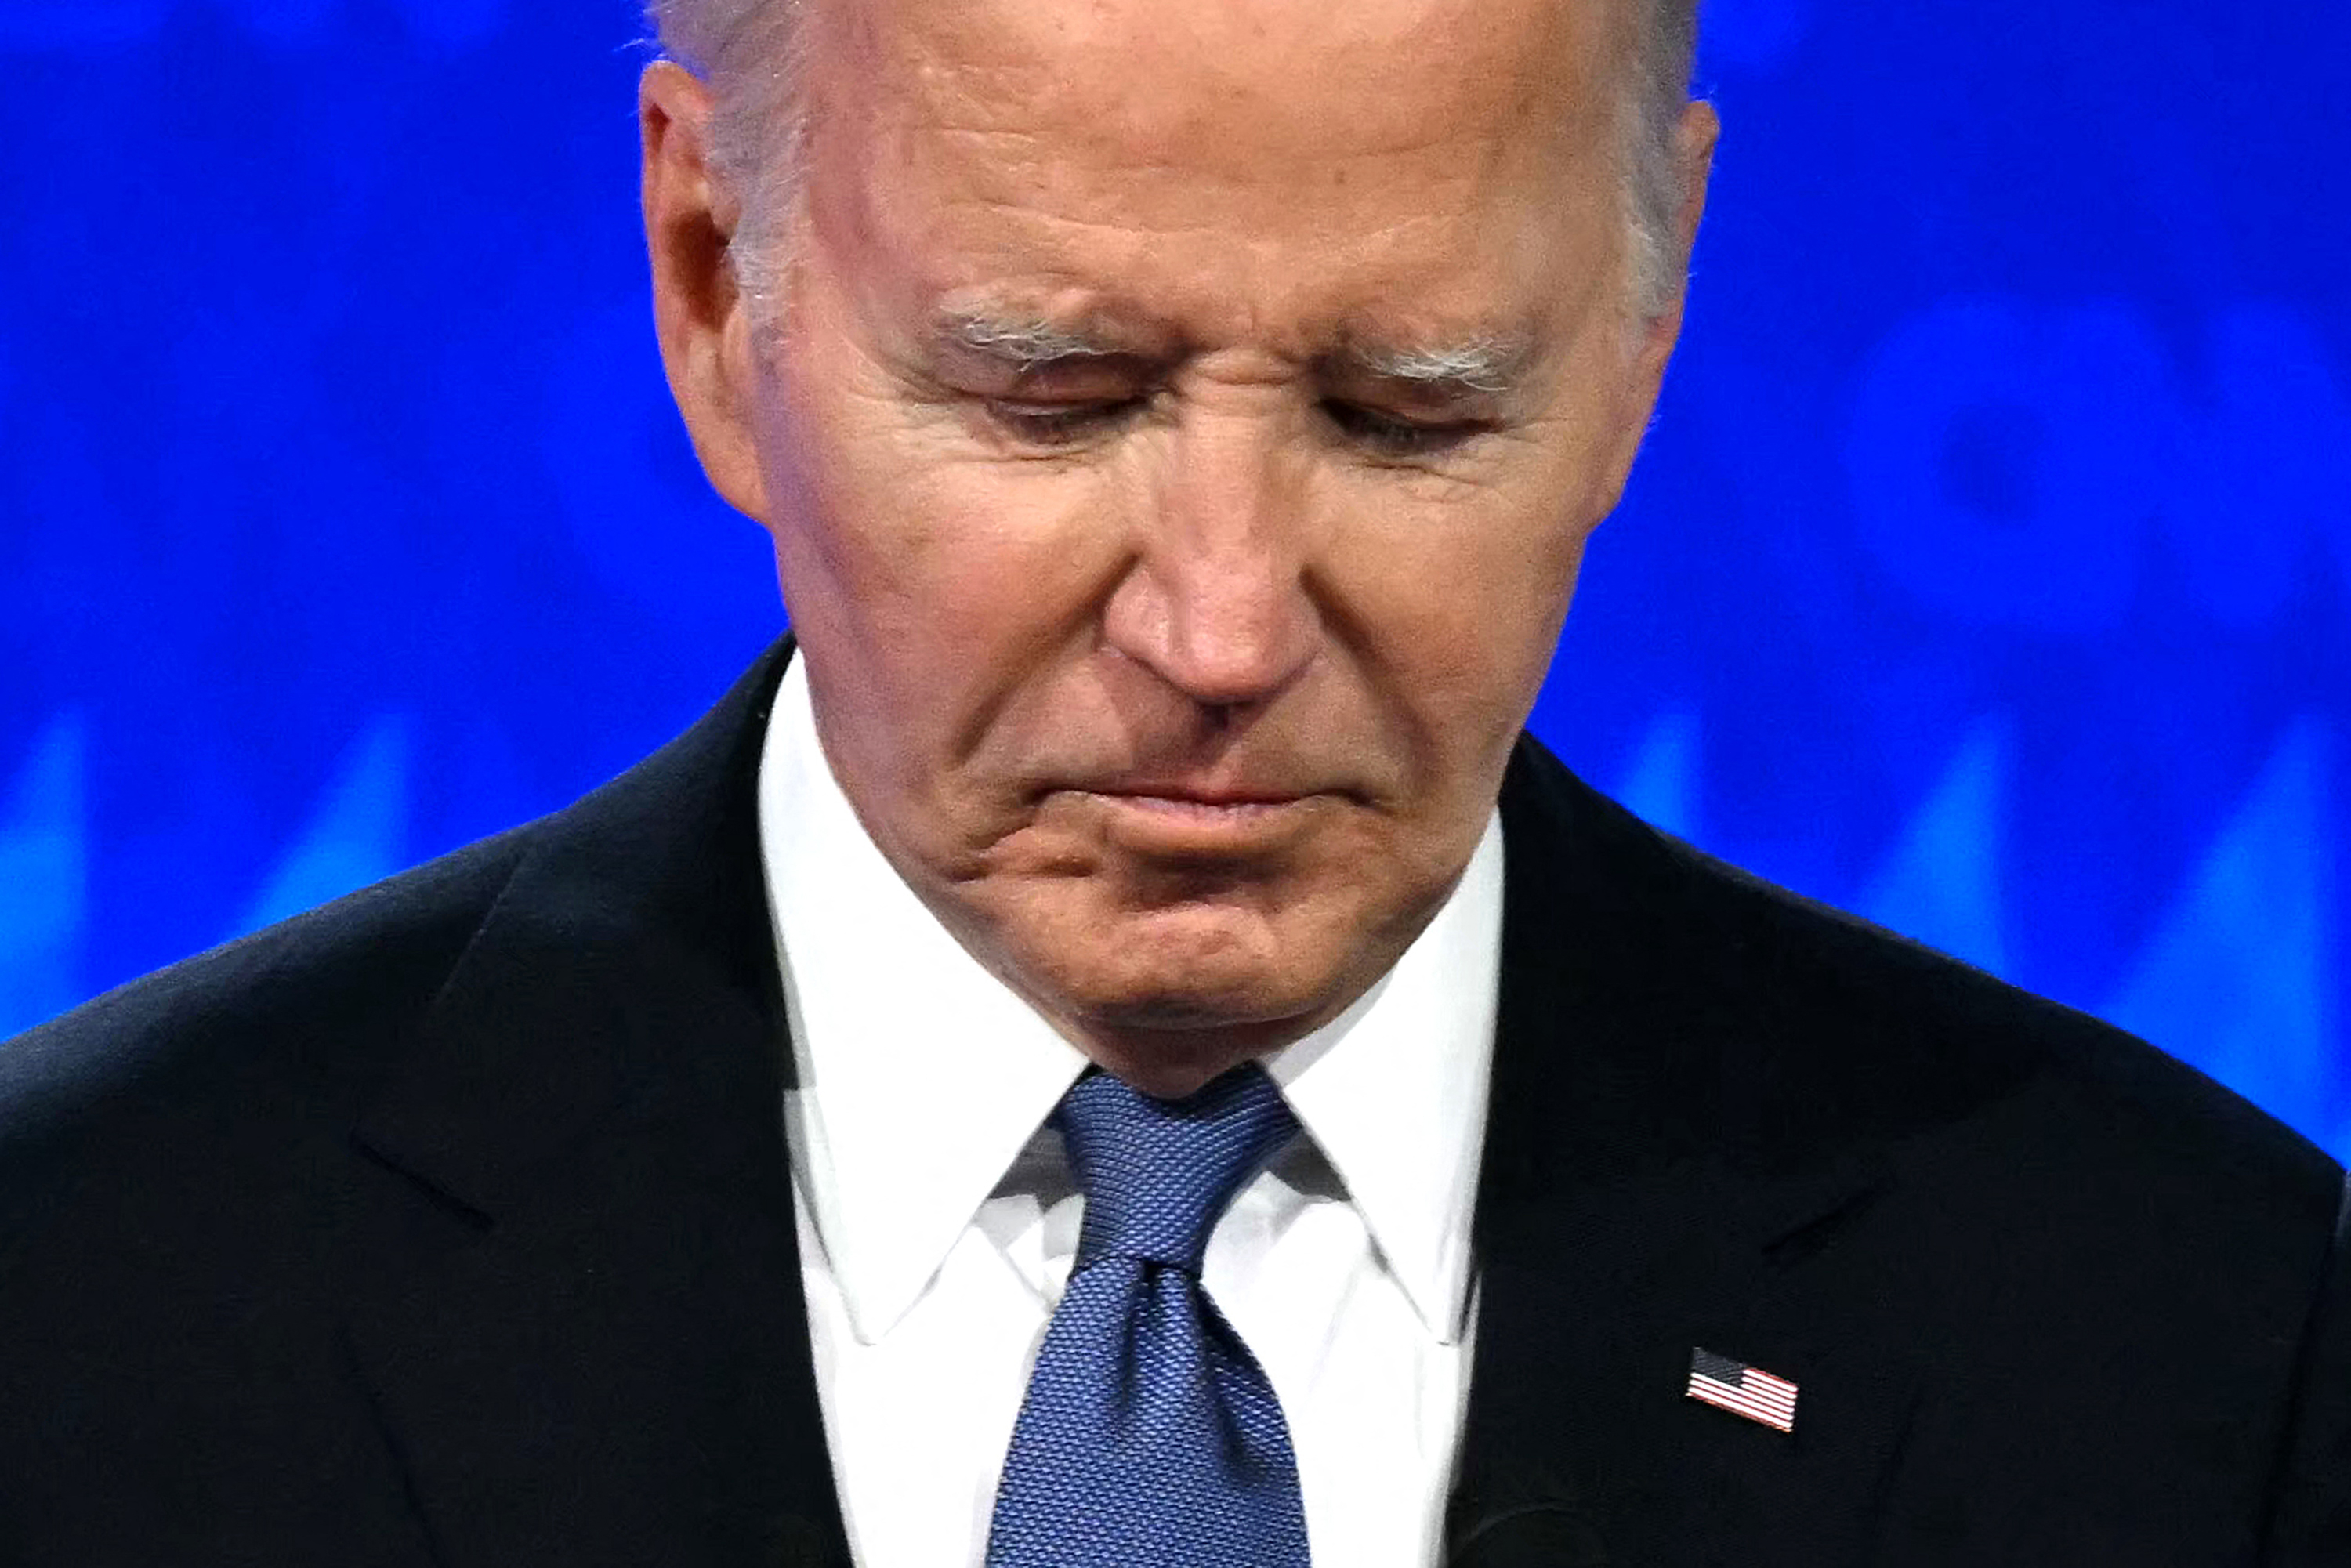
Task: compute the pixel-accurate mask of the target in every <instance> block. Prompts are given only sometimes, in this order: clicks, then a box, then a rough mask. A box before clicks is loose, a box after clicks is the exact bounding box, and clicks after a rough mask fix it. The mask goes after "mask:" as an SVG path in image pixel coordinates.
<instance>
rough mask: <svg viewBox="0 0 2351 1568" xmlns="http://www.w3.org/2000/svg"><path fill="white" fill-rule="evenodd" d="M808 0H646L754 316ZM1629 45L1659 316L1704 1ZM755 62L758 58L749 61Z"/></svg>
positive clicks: (1682, 264)
mask: <svg viewBox="0 0 2351 1568" xmlns="http://www.w3.org/2000/svg"><path fill="white" fill-rule="evenodd" d="M808 3H809V0H643V5H644V9H645V16H646V20H647V22H648V24H649V25H650V26H652V27H653V30H654V32H655V35H656V37H657V39H658V42H659V46H660V47H661V49H662V51H663V53H664V55H665V56H667V57H669V58H671V59H673V60H675V61H676V62H678V63H679V64H681V65H683V66H684V67H685V68H687V69H688V70H690V71H692V72H694V74H695V76H697V77H699V78H702V79H703V80H704V81H705V83H707V84H708V85H709V87H710V89H711V93H712V96H713V98H714V99H715V100H716V103H715V107H714V110H713V121H714V123H713V126H712V135H711V140H712V149H711V156H712V162H713V163H714V165H715V167H716V172H718V174H719V175H720V177H721V179H722V180H724V181H725V182H726V183H727V184H728V185H729V186H730V188H731V189H733V190H734V191H735V193H737V197H738V198H739V200H740V201H741V203H742V208H743V214H744V216H743V223H742V225H741V226H740V227H738V229H737V234H736V236H735V241H736V243H735V244H734V245H732V246H730V247H729V251H728V257H729V261H730V263H731V264H732V266H733V267H734V268H735V271H736V277H737V286H738V287H740V288H742V290H743V292H744V294H745V296H746V298H747V300H748V301H749V303H750V306H751V309H752V312H753V315H754V316H755V317H756V318H761V319H772V316H773V314H774V309H775V307H776V306H777V304H778V302H779V300H780V298H781V294H782V288H783V284H784V281H785V278H786V277H787V275H788V273H789V267H790V257H789V255H788V254H787V235H786V233H785V230H786V228H787V225H789V222H790V221H791V218H792V216H793V214H794V213H795V211H796V208H797V198H798V194H799V180H800V177H801V175H802V174H803V172H804V170H803V168H802V163H803V159H802V150H803V147H804V145H805V141H806V138H807V121H806V116H805V113H804V106H803V104H802V101H801V95H800V93H799V68H800V63H801V62H800V51H799V49H797V48H796V47H793V45H794V39H793V38H792V36H791V35H792V32H793V30H794V29H795V27H796V26H797V23H798V19H799V13H800V12H801V11H802V10H803V8H804V7H805V5H807V4H808ZM1615 3H1616V4H1618V5H1623V6H1625V7H1628V8H1629V10H1628V12H1627V13H1620V15H1621V16H1625V24H1626V25H1627V26H1629V27H1630V28H1631V29H1632V37H1631V39H1630V47H1628V49H1627V50H1626V54H1625V59H1624V61H1623V62H1622V63H1621V64H1620V65H1619V67H1618V76H1619V91H1618V94H1617V101H1616V103H1615V106H1614V118H1615V120H1616V121H1617V130H1616V136H1615V141H1616V152H1615V156H1616V161H1617V163H1618V165H1619V168H1618V183H1619V187H1620V197H1621V201H1622V205H1623V212H1624V221H1625V241H1626V246H1627V255H1626V257H1625V261H1626V271H1627V274H1628V277H1627V279H1626V281H1627V284H1628V286H1629V290H1628V292H1629V294H1630V296H1631V302H1632V303H1633V305H1634V306H1635V308H1637V310H1638V312H1639V313H1640V314H1642V315H1644V316H1646V317H1650V318H1655V317H1656V316H1658V315H1661V314H1663V313H1664V312H1665V311H1666V310H1667V309H1669V308H1671V307H1672V306H1673V304H1674V302H1675V301H1676V300H1677V299H1678V298H1679V297H1680V294H1681V291H1682V289H1683V287H1684V285H1685V282H1686V279H1687V267H1688V256H1687V254H1686V252H1684V251H1683V249H1682V248H1681V245H1680V235H1679V234H1678V223H1677V219H1678V216H1679V214H1678V212H1677V208H1678V205H1679V201H1680V189H1679V180H1678V178H1677V174H1678V170H1679V162H1680V157H1679V147H1678V136H1677V131H1678V128H1679V124H1680V120H1681V114H1682V110H1684V109H1685V108H1686V107H1687V104H1688V102H1689V77H1690V71H1691V67H1692V63H1693V57H1694V56H1695V53H1696V46H1697V31H1698V0H1615ZM747 60H752V61H757V62H758V63H757V64H755V65H751V66H749V68H746V66H745V62H746V61H747Z"/></svg>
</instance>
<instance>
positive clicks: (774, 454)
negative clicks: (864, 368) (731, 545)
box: [763, 362, 1117, 755]
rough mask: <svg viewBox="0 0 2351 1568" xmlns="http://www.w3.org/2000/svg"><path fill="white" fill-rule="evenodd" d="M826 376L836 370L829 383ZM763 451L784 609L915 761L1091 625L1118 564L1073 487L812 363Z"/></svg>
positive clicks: (965, 730) (820, 660) (1086, 493)
mask: <svg viewBox="0 0 2351 1568" xmlns="http://www.w3.org/2000/svg"><path fill="white" fill-rule="evenodd" d="M828 370H835V371H836V373H834V374H831V375H828V374H826V373H825V372H826V371H828ZM788 390H789V394H790V395H789V396H779V397H778V399H777V400H776V403H775V406H774V412H773V414H772V416H771V417H770V418H769V419H768V422H767V423H766V425H765V427H764V435H765V437H766V440H765V442H764V444H763V445H764V450H765V452H766V453H767V455H768V471H769V474H770V476H771V478H770V485H771V493H772V494H774V495H775V496H777V497H778V502H779V504H778V508H777V515H776V517H774V519H773V521H772V522H771V525H770V529H771V532H772V533H773V535H774V537H775V541H776V550H777V560H778V577H779V579H780V580H781V583H782V587H783V593H784V601H785V604H786V607H787V609H788V612H789V614H790V616H791V619H792V622H793V625H794V626H795V628H796V629H797V630H798V632H799V636H800V640H801V642H802V643H803V645H804V646H806V647H807V648H808V649H809V650H810V662H811V666H812V667H815V668H820V669H825V670H827V671H828V674H829V675H830V677H831V678H830V679H829V681H828V684H831V685H846V684H847V683H849V682H851V681H853V682H854V683H855V685H856V689H855V690H854V692H845V693H844V695H851V696H852V697H853V698H854V700H855V703H856V705H857V706H858V707H859V708H860V709H861V710H872V711H873V712H874V713H875V714H876V716H877V717H878V718H879V719H880V720H881V722H882V723H883V724H885V725H887V726H889V727H892V728H893V730H894V731H895V732H896V737H897V744H899V745H900V746H901V747H906V748H909V749H918V750H919V751H920V752H922V753H925V754H934V755H935V753H936V752H937V751H938V750H939V749H940V748H942V747H954V746H956V745H957V744H958V741H957V740H956V737H964V740H965V741H967V739H968V736H969V731H970V727H971V726H972V725H973V724H974V723H975V722H976V720H977V716H979V715H981V714H984V713H985V712H987V711H988V710H990V709H991V708H993V707H994V706H996V705H997V704H998V702H999V701H1000V699H1001V698H1002V696H1003V695H1004V694H1005V693H1006V692H1007V691H1008V689H1009V688H1010V687H1012V686H1013V685H1018V684H1019V682H1020V681H1022V680H1023V679H1024V678H1026V677H1028V676H1029V674H1033V672H1034V671H1035V670H1036V668H1037V667H1038V666H1039V664H1040V662H1041V661H1045V660H1047V659H1049V658H1050V656H1051V655H1052V654H1053V653H1054V652H1055V651H1056V650H1059V649H1061V648H1065V647H1067V646H1069V645H1070V644H1071V643H1072V641H1073V639H1075V638H1076V637H1078V636H1079V635H1080V634H1081V631H1082V629H1083V628H1084V627H1085V626H1086V625H1087V624H1088V623H1089V622H1090V618H1091V614H1092V605H1093V603H1094V601H1096V600H1097V599H1098V598H1099V596H1100V594H1101V592H1102V584H1103V582H1104V581H1105V580H1106V579H1107V578H1108V577H1110V576H1111V575H1113V574H1114V572H1115V570H1116V564H1117V562H1116V553H1115V552H1116V545H1115V538H1114V535H1111V537H1107V538H1106V537H1105V536H1106V534H1110V531H1109V530H1105V529H1104V528H1102V518H1103V517H1104V515H1105V513H1106V512H1107V511H1108V510H1109V502H1108V498H1107V497H1102V496H1099V495H1097V494H1094V493H1093V489H1092V487H1089V486H1086V485H1085V484H1084V483H1083V482H1082V479H1081V476H1068V475H1056V474H1054V473H1052V472H1050V471H1048V470H1045V469H1043V468H1041V467H1039V466H1035V465H1029V466H1025V467H1024V466H1022V465H1009V464H1002V463H992V462H987V461H984V460H975V459H973V458H971V457H969V456H968V455H965V454H962V453H958V452H956V451H954V450H951V449H950V447H951V438H950V437H949V436H948V435H946V434H942V433H941V432H940V431H939V430H938V429H937V428H936V413H935V411H932V410H921V409H912V408H910V407H909V406H908V405H907V404H906V403H905V402H904V401H903V400H900V399H895V398H893V397H890V396H887V395H884V394H882V393H879V392H873V391H872V390H870V389H868V388H866V387H863V386H861V385H858V384H856V383H855V382H853V381H852V380H851V379H850V378H848V377H846V376H844V375H841V374H839V373H838V371H837V368H835V367H828V366H826V365H824V364H823V363H821V362H816V363H810V364H807V365H805V366H804V367H803V368H802V370H801V372H800V374H799V376H798V378H797V380H796V382H794V383H793V384H792V385H790V386H789V389H788Z"/></svg>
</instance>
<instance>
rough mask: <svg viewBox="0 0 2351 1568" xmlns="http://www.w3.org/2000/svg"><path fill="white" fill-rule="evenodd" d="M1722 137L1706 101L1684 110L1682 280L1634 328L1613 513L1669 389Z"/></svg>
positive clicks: (1678, 158) (1677, 260) (1609, 490)
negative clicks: (1670, 368)
mask: <svg viewBox="0 0 2351 1568" xmlns="http://www.w3.org/2000/svg"><path fill="white" fill-rule="evenodd" d="M1721 132H1722V122H1721V120H1719V119H1718V118H1716V116H1715V112H1714V105H1712V104H1710V103H1706V102H1695V103H1692V104H1691V105H1689V107H1688V108H1687V109H1685V110H1682V118H1681V122H1680V124H1679V125H1678V126H1677V127H1676V128H1675V132H1674V169H1675V173H1676V176H1677V180H1678V182H1679V183H1680V186H1681V205H1680V207H1679V209H1678V210H1677V212H1676V213H1675V214H1674V235H1673V256H1672V257H1671V260H1672V262H1673V265H1674V266H1675V267H1676V268H1677V271H1678V272H1679V274H1680V275H1681V276H1680V277H1679V278H1677V281H1676V284H1675V287H1674V294H1673V298H1672V299H1671V300H1670V301H1669V302H1668V303H1667V306H1666V308H1664V309H1663V310H1661V311H1659V312H1658V313H1657V314H1656V315H1654V316H1648V317H1645V318H1644V319H1642V320H1641V321H1640V322H1639V323H1638V324H1637V327H1636V332H1637V337H1636V340H1635V343H1634V345H1633V361H1632V372H1631V374H1630V376H1629V377H1628V378H1627V381H1626V382H1625V385H1626V387H1627V388H1628V389H1629V391H1628V396H1629V397H1630V398H1631V399H1632V400H1633V401H1632V402H1631V403H1630V404H1629V405H1628V407H1627V411H1626V416H1625V419H1624V420H1623V422H1622V426H1621V429H1620V431H1619V433H1618V437H1619V438H1618V444H1617V447H1616V451H1615V454H1614V458H1613V460H1612V461H1611V463H1610V464H1609V465H1608V468H1607V470H1606V476H1607V477H1606V487H1605V489H1604V491H1603V494H1604V497H1606V500H1607V507H1606V509H1607V510H1613V509H1614V507H1615V505H1616V502H1617V501H1618V499H1620V498H1621V497H1623V495H1624V493H1625V481H1626V480H1627V479H1628V478H1629V477H1630V476H1631V475H1632V472H1633V460H1634V458H1635V457H1636V456H1638V455H1640V450H1641V441H1642V438H1643V437H1644V436H1646V434H1648V427H1649V420H1650V418H1651V416H1652V415H1653V414H1654V413H1656V406H1657V394H1658V392H1660V391H1661V390H1663V388H1664V386H1665V380H1666V362H1667V361H1669V360H1671V359H1672V358H1673V355H1674V345H1675V344H1676V343H1677V342H1678V341H1680V340H1681V335H1682V307H1683V305H1684V304H1685V302H1686V301H1687V298H1688V288H1687V277H1688V271H1689V256H1690V250H1691V247H1692V246H1695V245H1696V244H1697V242H1698V219H1699V218H1700V217H1701V216H1703V215H1704V214H1705V212H1706V191H1707V183H1708V181H1709V180H1710V179H1711V178H1712V176H1713V173H1714V144H1715V141H1716V140H1717V139H1718V138H1719V136H1720V135H1721Z"/></svg>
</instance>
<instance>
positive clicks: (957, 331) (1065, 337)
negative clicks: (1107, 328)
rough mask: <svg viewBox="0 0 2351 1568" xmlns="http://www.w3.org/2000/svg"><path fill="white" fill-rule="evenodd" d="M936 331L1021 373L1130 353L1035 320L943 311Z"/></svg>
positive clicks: (1086, 334)
mask: <svg viewBox="0 0 2351 1568" xmlns="http://www.w3.org/2000/svg"><path fill="white" fill-rule="evenodd" d="M937 329H938V334H939V336H940V337H942V338H944V339H946V340H947V341H948V342H951V343H953V344H955V345H956V347H958V348H962V349H968V350H971V351H972V352H974V353H977V354H985V355H987V357H988V358H990V359H996V360H1003V361H1008V362H1009V363H1012V364H1016V365H1019V367H1020V368H1021V369H1022V370H1024V371H1028V370H1035V369H1036V368H1037V367H1039V366H1040V365H1051V364H1060V363H1061V362H1063V361H1070V360H1106V359H1111V358H1113V357H1114V356H1116V355H1120V354H1125V353H1130V352H1132V351H1133V350H1131V349H1130V348H1129V347H1128V346H1127V345H1125V344H1122V343H1117V342H1113V341H1112V340H1110V339H1108V338H1106V337H1103V336H1102V335H1101V334H1099V333H1097V332H1092V331H1089V330H1087V329H1084V328H1081V327H1064V326H1060V325H1058V324H1056V323H1054V322H1051V321H1048V320H1045V319H1042V318H1041V317H1034V316H996V315H990V314H988V313H987V312H986V311H980V310H947V311H943V312H941V313H940V315H939V317H938V320H937Z"/></svg>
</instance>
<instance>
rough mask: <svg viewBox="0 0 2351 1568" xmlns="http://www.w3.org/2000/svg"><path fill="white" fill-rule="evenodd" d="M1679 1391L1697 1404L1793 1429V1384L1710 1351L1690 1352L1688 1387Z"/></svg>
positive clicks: (1780, 1428)
mask: <svg viewBox="0 0 2351 1568" xmlns="http://www.w3.org/2000/svg"><path fill="white" fill-rule="evenodd" d="M1683 1392H1684V1393H1686V1394H1687V1395H1688V1396H1689V1397H1691V1398H1692V1399H1695V1400H1697V1401H1698V1402H1699V1403H1700V1404H1703V1405H1711V1406H1715V1407H1716V1408H1718V1409H1722V1410H1728V1411H1729V1412H1730V1413H1731V1414H1732V1415H1733V1416H1745V1417H1746V1418H1747V1419H1748V1420H1750V1421H1754V1422H1758V1423H1760V1424H1761V1425H1762V1426H1766V1427H1772V1428H1773V1429H1775V1430H1777V1431H1782V1432H1792V1431H1794V1430H1795V1429H1796V1385H1794V1384H1792V1383H1791V1382H1789V1381H1788V1380H1787V1379H1786V1378H1784V1377H1774V1376H1772V1375H1771V1374H1770V1373H1768V1372H1765V1371H1763V1370H1762V1369H1761V1368H1760V1367H1753V1366H1750V1365H1748V1364H1746V1363H1745V1362H1741V1361H1733V1360H1731V1359H1730V1358H1729V1356H1727V1355H1717V1354H1714V1352H1712V1351H1710V1350H1695V1349H1694V1350H1692V1351H1691V1352H1690V1374H1689V1387H1688V1388H1687V1389H1685V1390H1684V1391H1683Z"/></svg>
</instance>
